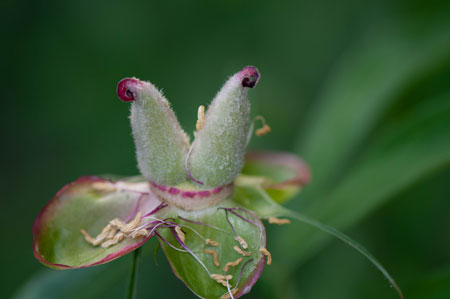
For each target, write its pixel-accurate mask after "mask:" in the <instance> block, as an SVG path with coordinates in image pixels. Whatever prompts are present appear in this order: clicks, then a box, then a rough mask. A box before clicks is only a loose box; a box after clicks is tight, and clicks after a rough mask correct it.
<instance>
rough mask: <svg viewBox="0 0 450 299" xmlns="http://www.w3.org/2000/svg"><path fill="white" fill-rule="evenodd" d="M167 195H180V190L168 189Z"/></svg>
mask: <svg viewBox="0 0 450 299" xmlns="http://www.w3.org/2000/svg"><path fill="white" fill-rule="evenodd" d="M169 193H170V194H172V195H177V194H178V193H180V189H178V188H175V187H170V189H169Z"/></svg>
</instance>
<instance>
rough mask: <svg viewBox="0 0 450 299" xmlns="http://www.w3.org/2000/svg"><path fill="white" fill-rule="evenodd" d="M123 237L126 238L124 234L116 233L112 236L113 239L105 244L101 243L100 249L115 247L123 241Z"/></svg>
mask: <svg viewBox="0 0 450 299" xmlns="http://www.w3.org/2000/svg"><path fill="white" fill-rule="evenodd" d="M125 237H126V236H125V234H124V233H122V232H118V233H117V234H116V235H115V236H114V238H113V239H112V240H108V241H106V242H103V243H102V247H103V248H107V247H109V246H111V245H115V244H117V243H119V242H121V241H122V240H123V239H125Z"/></svg>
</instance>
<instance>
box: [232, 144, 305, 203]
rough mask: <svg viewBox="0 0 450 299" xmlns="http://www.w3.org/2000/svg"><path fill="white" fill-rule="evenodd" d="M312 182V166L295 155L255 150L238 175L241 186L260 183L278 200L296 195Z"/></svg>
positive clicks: (285, 199) (258, 184)
mask: <svg viewBox="0 0 450 299" xmlns="http://www.w3.org/2000/svg"><path fill="white" fill-rule="evenodd" d="M309 181H310V172H309V168H308V166H307V165H306V164H305V162H303V161H302V160H301V159H300V158H298V157H297V156H295V155H292V154H287V153H281V152H251V153H248V154H247V155H246V157H245V164H244V168H243V169H242V172H241V174H240V175H239V176H238V177H237V179H236V181H235V185H237V186H259V187H261V188H263V189H264V190H265V192H266V193H267V194H268V195H269V196H270V197H271V198H272V199H273V200H274V201H276V202H278V203H283V202H285V201H287V200H289V199H291V198H293V197H294V196H296V195H297V194H298V193H299V192H300V191H301V188H302V187H303V186H304V185H306V184H307V183H308V182H309Z"/></svg>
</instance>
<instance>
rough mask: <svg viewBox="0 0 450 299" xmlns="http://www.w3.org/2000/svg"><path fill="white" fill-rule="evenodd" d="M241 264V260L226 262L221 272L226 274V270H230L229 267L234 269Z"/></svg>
mask: <svg viewBox="0 0 450 299" xmlns="http://www.w3.org/2000/svg"><path fill="white" fill-rule="evenodd" d="M241 262H242V258H241V257H240V258H238V259H237V260H235V261H234V262H228V263H226V265H225V267H223V271H224V272H227V271H228V269H230V267H235V266H237V265H239V264H240V263H241Z"/></svg>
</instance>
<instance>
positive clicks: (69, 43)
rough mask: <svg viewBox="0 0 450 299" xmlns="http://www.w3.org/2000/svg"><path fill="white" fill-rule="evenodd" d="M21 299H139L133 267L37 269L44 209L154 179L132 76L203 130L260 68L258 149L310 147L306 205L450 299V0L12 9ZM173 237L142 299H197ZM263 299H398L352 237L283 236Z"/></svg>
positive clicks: (419, 287) (12, 254) (408, 283)
mask: <svg viewBox="0 0 450 299" xmlns="http://www.w3.org/2000/svg"><path fill="white" fill-rule="evenodd" d="M1 8H2V9H1V10H0V11H1V16H2V17H1V25H2V26H1V27H2V29H1V30H2V40H3V43H2V47H1V50H0V51H1V54H2V55H1V57H2V59H1V65H2V82H3V83H4V84H3V88H2V89H3V100H2V101H3V106H2V109H1V113H2V115H1V122H2V125H1V138H2V144H3V145H2V147H1V149H2V155H1V164H2V170H3V171H2V179H1V184H2V186H1V187H2V190H3V196H2V207H3V209H2V210H3V217H2V246H1V248H0V250H1V252H0V256H1V265H2V272H1V274H0V281H1V284H2V294H3V295H2V297H3V298H5V297H6V298H10V297H15V298H25V299H31V298H65V299H69V298H123V296H124V293H125V287H126V283H127V277H128V266H129V262H130V259H131V257H130V256H129V255H128V256H126V257H124V258H122V259H120V260H117V261H115V262H113V263H110V264H108V265H103V266H99V267H95V268H93V269H85V270H78V271H59V272H58V271H56V270H49V269H46V268H45V267H44V266H42V265H40V264H39V263H38V262H37V261H36V260H35V259H34V257H33V254H32V249H31V241H32V234H31V227H32V223H33V221H34V218H35V217H36V215H37V214H38V212H39V210H40V209H41V208H42V207H43V206H44V204H45V203H46V202H47V201H48V200H49V199H50V198H51V197H52V196H53V195H54V194H55V193H56V191H57V190H58V189H59V188H60V187H61V186H63V185H64V184H65V183H67V182H70V181H73V180H74V179H76V178H77V177H79V176H81V175H87V174H105V173H114V174H120V175H134V174H137V169H136V162H135V157H134V146H133V141H132V138H131V130H130V126H129V122H128V109H129V108H128V105H126V104H124V103H122V102H120V101H119V100H118V99H117V96H116V94H115V87H116V84H117V82H118V81H119V80H120V79H121V78H123V77H126V76H136V77H138V78H141V79H145V80H150V81H151V82H153V83H154V84H155V85H156V86H158V87H159V88H162V89H163V90H164V93H165V95H166V96H167V97H168V99H169V100H170V101H171V103H172V104H173V108H174V110H175V112H176V113H177V115H178V117H179V119H180V122H181V123H182V125H183V126H184V128H185V129H186V131H188V132H192V131H193V130H194V126H195V120H196V110H197V107H198V106H199V105H201V104H207V103H209V101H210V100H211V99H212V98H213V96H214V95H215V93H216V92H217V90H218V89H219V88H220V87H221V85H222V83H223V82H224V81H225V79H226V78H227V77H228V76H229V75H231V74H233V73H235V72H236V71H238V70H240V69H241V68H242V67H243V66H245V65H255V66H257V67H258V68H259V70H260V71H261V73H262V79H261V81H260V84H259V85H258V87H257V88H255V89H254V90H252V91H251V92H250V99H251V101H252V105H253V107H252V109H253V112H252V113H253V115H258V114H261V115H264V117H265V118H266V120H267V121H268V123H269V124H270V126H271V127H272V133H271V134H269V135H267V136H265V137H263V138H253V140H252V143H251V148H264V149H278V150H285V151H292V152H296V153H297V154H298V155H301V156H303V157H304V159H305V160H306V161H307V162H308V163H309V164H310V165H311V168H312V173H313V182H312V184H311V185H310V186H309V187H308V188H307V189H306V190H305V192H304V193H303V194H301V195H300V196H298V198H296V199H294V200H293V201H291V202H289V204H288V206H289V207H290V208H292V209H295V210H298V211H301V212H303V213H305V214H307V215H309V216H311V217H313V218H315V219H318V220H320V221H322V222H324V223H326V224H329V225H332V226H334V227H336V228H338V229H341V230H343V231H344V232H346V233H347V234H349V235H350V236H351V237H352V238H354V239H355V240H357V241H358V242H360V243H362V244H364V245H365V246H366V247H367V248H368V249H369V250H370V251H371V252H372V253H373V254H374V255H375V256H376V257H377V258H378V259H379V260H380V261H381V262H382V263H383V265H384V266H385V267H386V268H387V269H388V270H389V271H390V272H391V274H392V276H393V277H394V278H395V279H396V280H397V282H398V284H399V285H400V287H401V288H402V289H403V291H404V292H405V295H406V297H407V298H450V186H449V185H450V184H449V183H450V167H449V166H450V5H449V1H447V0H443V1H389V0H384V1H378V0H377V1H375V0H374V1H356V0H342V1H324V0H318V1H310V0H307V1H304V0H303V1H264V0H260V1H206V0H205V1H177V2H175V1H86V0H80V1H61V0H48V1H38V0H35V1H12V0H6V1H3V2H2V4H1ZM154 246H155V240H152V241H151V242H149V243H148V244H146V246H145V249H144V251H145V253H146V254H145V255H144V258H143V261H142V264H141V267H140V272H139V289H138V298H192V297H193V296H192V295H191V294H190V293H189V291H188V290H187V289H186V288H185V287H184V285H183V284H182V283H181V282H180V281H179V280H177V279H176V278H175V276H174V275H173V274H172V273H171V271H170V269H169V267H168V265H167V262H166V261H165V260H164V257H163V256H162V254H161V253H159V254H158V255H157V256H156V259H157V261H158V263H159V266H157V265H155V262H154V258H153V248H154ZM268 248H269V249H270V250H271V251H272V255H273V257H274V262H273V265H272V266H271V267H266V269H265V271H264V272H263V275H262V278H261V279H260V281H259V282H258V283H257V284H256V285H255V287H254V289H253V291H252V293H251V294H250V295H248V296H247V297H248V298H311V299H314V298H396V294H395V292H394V290H393V289H392V288H390V287H389V285H388V283H387V281H386V280H384V279H383V277H382V276H381V274H379V272H378V271H377V270H376V269H375V268H374V267H373V266H372V265H371V264H369V262H367V261H366V260H365V259H364V258H362V257H361V256H360V255H358V254H357V253H356V252H355V251H354V250H352V249H351V248H349V247H348V246H346V245H343V244H342V243H341V242H339V241H337V240H335V239H333V238H329V237H327V236H326V235H324V234H323V233H321V232H318V231H317V230H314V229H310V228H308V227H306V226H305V225H303V224H301V223H295V224H291V225H290V226H283V227H270V228H269V237H268Z"/></svg>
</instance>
